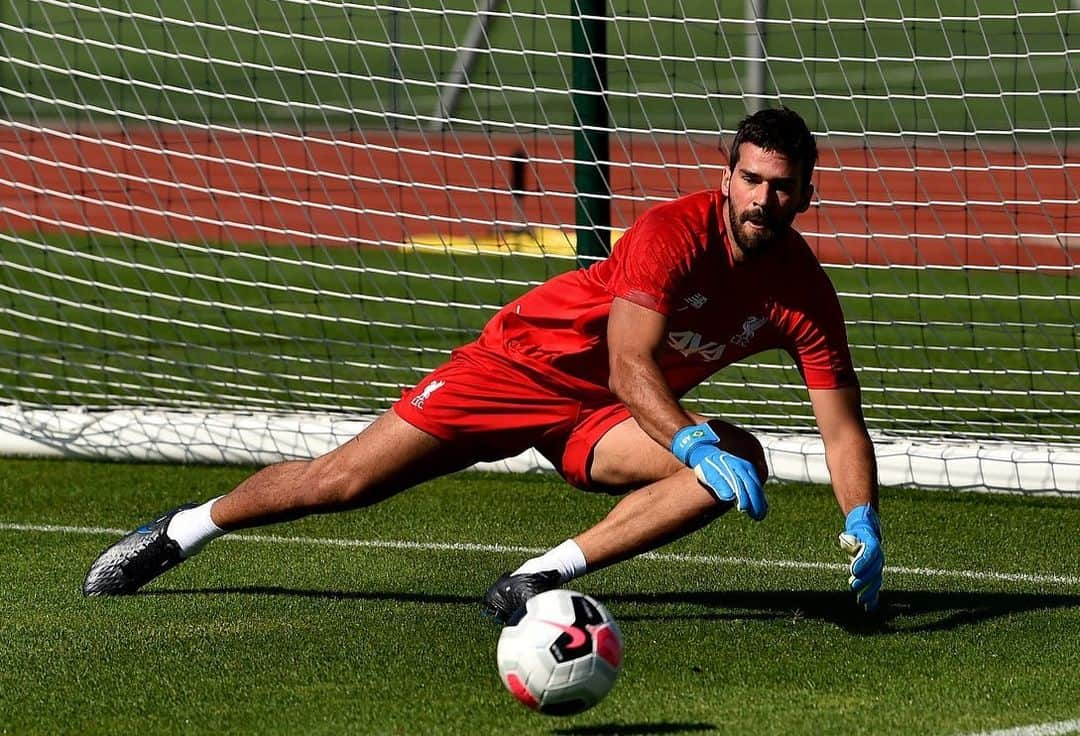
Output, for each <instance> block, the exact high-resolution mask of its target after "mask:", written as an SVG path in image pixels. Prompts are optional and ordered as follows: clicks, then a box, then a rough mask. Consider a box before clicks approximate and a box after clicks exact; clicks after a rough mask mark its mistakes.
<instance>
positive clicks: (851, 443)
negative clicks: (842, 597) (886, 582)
mask: <svg viewBox="0 0 1080 736" xmlns="http://www.w3.org/2000/svg"><path fill="white" fill-rule="evenodd" d="M810 403H811V405H812V406H813V407H814V416H815V417H816V419H817V423H818V428H819V429H820V430H821V438H822V440H823V441H824V443H825V463H826V464H827V465H828V466H829V475H830V477H831V479H832V486H833V493H834V494H835V495H836V502H837V503H838V504H839V505H840V510H841V511H842V512H843V513H844V517H845V519H844V531H843V532H842V533H841V534H840V548H841V549H842V550H843V551H844V552H845V553H847V555H848V557H849V558H850V559H851V567H850V573H851V574H850V576H849V577H848V586H849V587H850V588H851V590H852V592H854V593H855V600H856V601H858V603H859V604H860V605H861V606H862V607H863V608H865V609H866V610H867V611H874V610H875V609H877V607H878V593H879V591H880V590H881V583H882V579H883V575H884V570H885V551H884V549H883V547H882V543H881V522H880V521H879V520H878V487H877V461H876V459H875V457H874V445H873V443H872V442H871V441H870V435H869V434H868V433H867V431H866V422H865V421H863V416H862V403H861V397H860V393H859V389H858V387H857V386H852V387H849V388H841V389H833V390H820V389H811V390H810Z"/></svg>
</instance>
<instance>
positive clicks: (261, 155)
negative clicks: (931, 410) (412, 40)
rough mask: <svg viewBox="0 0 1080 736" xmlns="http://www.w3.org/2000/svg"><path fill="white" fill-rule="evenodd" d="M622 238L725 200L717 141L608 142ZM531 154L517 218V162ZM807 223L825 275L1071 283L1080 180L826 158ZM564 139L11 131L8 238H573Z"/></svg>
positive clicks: (971, 160) (1004, 161)
mask: <svg viewBox="0 0 1080 736" xmlns="http://www.w3.org/2000/svg"><path fill="white" fill-rule="evenodd" d="M611 148H612V152H611V159H612V165H611V180H612V188H613V191H614V193H615V195H616V197H615V200H614V203H613V213H612V217H613V225H614V226H615V227H616V228H624V227H626V226H627V225H628V224H629V223H630V222H631V221H632V220H633V218H634V217H635V216H636V215H637V214H640V212H641V211H642V210H643V209H644V208H645V207H647V206H648V205H649V204H651V203H652V202H655V201H660V200H665V199H670V198H672V197H674V196H678V195H680V194H685V193H689V192H692V191H695V190H697V189H701V188H705V187H710V186H717V185H718V183H719V180H720V173H721V171H722V169H723V167H724V165H725V162H726V156H725V155H724V153H723V152H722V151H721V150H719V146H718V140H711V141H710V140H703V139H690V138H687V137H671V138H664V139H655V138H648V137H639V138H633V139H620V140H613V142H612V146H611ZM519 150H524V151H525V152H526V157H527V159H528V163H527V165H526V188H527V189H528V190H529V191H528V193H527V194H524V195H523V196H521V197H520V198H518V203H517V204H515V201H514V197H512V196H511V194H510V193H509V190H510V176H511V174H510V158H511V157H513V156H514V155H515V154H516V153H517V152H518V151H519ZM816 186H817V190H818V197H817V199H816V201H815V205H814V206H813V207H812V208H811V209H810V211H809V212H807V213H806V214H804V215H802V216H801V217H800V219H799V220H798V227H799V229H800V230H801V231H802V232H803V233H804V234H805V235H806V236H807V239H808V240H809V241H810V243H811V245H813V246H814V247H815V248H816V249H817V250H818V253H819V256H820V257H821V258H822V260H823V261H826V262H830V263H856V264H879V265H882V264H905V265H945V266H964V265H975V266H1006V267H1009V266H1011V267H1022V268H1044V269H1068V270H1071V269H1074V268H1075V263H1076V260H1075V255H1074V249H1075V248H1076V247H1077V246H1078V245H1080V162H1077V161H1075V160H1069V158H1068V157H1065V158H1063V157H1062V155H1061V154H1058V153H1053V152H1046V151H1037V152H1020V153H1015V152H1001V151H988V150H980V149H971V150H960V149H956V150H951V149H950V150H945V149H940V148H938V149H931V148H921V147H920V148H916V149H912V148H899V147H887V146H876V145H875V146H872V147H865V148H824V149H823V150H822V155H821V161H820V163H819V167H818V173H817V175H816ZM572 191H573V147H572V143H571V141H570V140H569V139H556V138H552V137H539V136H537V137H535V138H529V139H523V138H520V137H516V136H506V137H487V136H481V135H460V134H457V135H455V134H450V133H430V134H426V135H421V134H408V135H404V134H402V135H397V136H395V135H393V134H390V133H387V132H376V133H369V132H363V131H361V132H350V133H340V134H339V133H333V134H330V133H321V134H317V135H316V134H308V135H304V134H298V133H288V132H281V131H276V132H265V133H231V132H214V131H207V130H204V129H177V128H172V129H163V130H153V129H134V130H128V131H108V132H100V131H90V132H87V133H80V132H78V131H76V132H74V133H72V132H70V131H68V132H65V131H59V130H34V131H23V130H10V129H9V130H8V131H7V132H6V133H5V134H4V135H3V136H2V137H0V206H2V207H3V227H4V228H5V229H6V230H8V231H22V232H25V231H27V230H40V231H45V232H58V231H72V232H92V231H98V232H108V233H119V234H124V235H128V236H131V237H135V238H140V237H147V238H159V239H165V240H183V241H189V242H220V243H269V244H288V243H295V244H311V243H325V244H339V245H362V244H371V245H375V244H379V243H398V242H407V241H409V240H410V239H411V238H412V237H414V236H419V235H422V234H431V233H443V234H446V235H448V236H461V235H474V236H482V235H484V234H490V233H491V232H492V231H493V230H495V229H498V228H505V227H512V226H513V225H514V223H516V222H518V221H520V220H521V219H522V217H523V218H524V219H525V220H527V221H529V222H532V223H544V224H545V225H547V226H550V227H562V228H564V229H570V228H571V227H572V224H573V222H574V206H573V198H572V196H571V194H570V193H571V192H572Z"/></svg>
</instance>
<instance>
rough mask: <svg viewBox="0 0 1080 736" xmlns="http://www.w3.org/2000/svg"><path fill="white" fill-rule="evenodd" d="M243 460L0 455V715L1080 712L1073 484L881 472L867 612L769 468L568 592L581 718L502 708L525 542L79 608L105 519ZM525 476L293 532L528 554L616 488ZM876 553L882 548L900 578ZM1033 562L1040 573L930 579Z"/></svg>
mask: <svg viewBox="0 0 1080 736" xmlns="http://www.w3.org/2000/svg"><path fill="white" fill-rule="evenodd" d="M247 472H249V470H248V469H244V468H201V467H178V466H151V465H144V466H128V465H112V464H92V463H82V462H60V461H51V462H45V461H19V460H4V461H2V462H0V524H3V526H2V527H0V570H3V576H4V580H5V583H6V584H5V585H4V587H3V589H2V591H3V592H2V593H0V732H3V733H12V734H16V733H17V734H31V733H59V732H78V733H119V732H125V731H150V732H153V731H158V732H176V731H179V730H183V731H190V732H223V733H256V732H257V733H290V734H291V733H335V734H337V733H342V732H348V733H372V734H416V733H453V734H462V733H470V734H471V733H521V734H528V733H548V734H550V733H558V734H614V733H631V734H644V733H661V734H663V733H698V732H703V733H707V732H717V733H740V734H821V733H841V732H845V733H876V734H927V733H935V734H960V733H969V732H973V731H981V730H986V729H993V728H1005V727H1012V726H1017V725H1024V724H1032V723H1045V722H1050V721H1059V720H1065V719H1075V718H1078V717H1080V706H1078V705H1077V704H1078V703H1080V684H1078V683H1077V680H1076V678H1075V673H1076V672H1077V671H1080V655H1078V649H1077V647H1076V641H1077V640H1078V638H1080V582H1078V579H1080V537H1078V535H1077V534H1076V530H1077V529H1078V528H1080V504H1078V503H1077V502H1076V501H1075V500H1070V499H1062V498H1034V497H1031V498H1023V497H1006V496H987V495H979V494H953V493H945V492H921V491H912V490H886V491H884V496H883V504H884V518H885V530H886V536H887V549H888V553H889V562H890V565H891V566H892V569H893V572H892V573H891V574H890V576H889V578H888V580H887V588H888V591H887V594H886V599H885V600H886V610H885V613H884V615H883V616H882V617H881V618H880V619H877V620H867V619H866V618H865V617H864V616H862V615H861V614H860V613H858V612H857V611H855V610H854V608H853V604H852V602H851V601H850V600H849V598H848V594H847V593H846V592H844V591H843V590H842V587H843V584H844V577H845V576H844V574H843V572H842V571H841V570H840V569H836V568H826V569H800V568H785V567H778V566H768V565H765V566H762V565H755V564H753V563H752V561H760V560H765V561H770V560H771V561H776V560H794V561H804V562H823V563H836V562H838V561H840V555H839V553H838V551H837V550H836V549H835V534H836V532H837V531H838V524H839V521H840V520H839V517H838V514H837V512H836V509H835V506H834V504H833V503H832V502H831V500H830V494H829V492H828V490H827V489H826V488H822V487H814V486H798V485H776V486H771V487H770V497H771V502H772V509H771V512H770V515H769V518H768V519H767V520H766V521H765V522H763V523H762V524H760V525H754V524H752V523H750V522H749V521H748V520H746V519H744V518H739V517H738V516H736V515H730V516H728V517H725V518H722V519H721V520H719V521H718V522H716V523H715V524H713V525H712V526H710V527H709V528H707V529H705V530H704V531H702V532H700V533H698V534H696V535H694V536H692V537H690V538H687V539H684V540H681V541H680V542H677V543H675V544H673V545H671V546H670V547H669V548H667V549H665V550H664V551H665V552H668V553H679V554H684V555H713V556H730V557H734V558H738V559H739V560H742V562H718V561H716V560H715V559H714V560H713V561H711V562H702V561H690V560H688V559H685V558H682V559H672V558H670V557H669V558H667V559H656V560H636V561H632V562H628V563H624V564H622V565H620V566H616V567H614V568H611V569H608V570H605V571H600V572H597V573H595V574H592V575H589V576H587V577H585V578H583V579H581V580H579V581H578V582H577V583H575V587H577V588H579V589H581V590H584V591H586V592H588V593H590V594H593V595H596V596H597V597H599V598H600V599H601V600H602V601H603V602H605V603H606V604H607V605H608V607H609V608H610V609H611V611H612V613H613V614H614V615H615V616H616V618H617V619H618V621H619V623H620V624H621V626H622V630H623V634H624V637H625V643H626V662H625V667H624V671H623V673H622V676H621V678H620V680H619V682H618V683H617V684H616V687H615V689H614V690H613V692H612V694H611V695H610V696H609V697H608V698H607V699H606V700H605V701H604V702H603V703H601V704H600V705H599V706H597V707H596V708H595V709H593V710H592V711H589V712H587V713H585V714H582V715H580V716H576V717H573V718H567V719H553V718H547V717H544V716H539V715H536V714H533V713H530V712H528V711H526V710H525V709H523V708H522V707H520V706H519V705H517V704H516V703H515V702H514V701H513V700H512V698H511V696H510V695H509V694H508V693H506V692H505V690H504V689H503V688H502V685H501V684H500V683H499V681H498V679H497V675H496V672H495V667H494V649H495V642H496V639H497V635H498V629H497V628H496V627H495V626H494V625H493V624H491V623H490V622H489V621H487V620H485V619H483V618H482V617H481V616H480V615H479V613H478V610H477V606H476V602H477V598H478V596H479V595H480V594H481V592H482V591H483V590H484V588H485V587H486V586H487V585H488V584H489V583H490V581H491V580H493V579H494V577H495V576H496V575H497V574H499V573H500V572H501V571H503V570H504V569H506V568H508V567H510V566H512V565H513V564H515V563H516V562H518V561H519V560H520V559H521V558H522V557H523V553H521V552H499V551H493V550H487V551H484V550H473V551H468V550H458V551H453V550H441V551H438V550H431V549H423V548H413V549H406V548H391V547H386V546H383V547H356V546H353V547H340V546H330V545H326V544H314V543H311V542H305V541H302V540H301V541H297V542H296V543H286V542H283V541H262V542H259V541H249V542H239V541H226V540H222V541H219V542H217V543H215V544H214V545H212V546H211V547H210V548H208V549H207V550H206V551H205V552H204V553H203V554H202V555H201V556H200V557H199V558H197V559H196V560H194V561H192V562H190V563H188V564H186V565H184V566H182V567H180V568H179V569H177V570H175V571H173V572H171V573H169V574H168V575H167V576H165V577H163V578H162V579H161V580H159V581H157V582H155V583H154V584H153V585H151V586H150V587H148V589H147V590H146V591H145V592H144V593H142V594H139V595H135V596H132V597H127V598H120V599H110V600H84V599H83V598H82V597H81V595H80V594H79V584H80V582H81V578H82V575H83V573H84V571H85V568H86V566H87V565H88V564H89V562H90V561H91V560H92V559H93V557H94V555H95V554H96V553H97V552H98V551H99V550H100V549H101V548H102V547H103V546H104V545H105V544H107V543H108V542H109V541H111V537H110V535H109V534H94V533H77V532H74V531H71V532H59V531H51V532H46V531H32V530H29V529H25V528H23V529H19V528H16V527H13V526H12V525H13V524H18V525H68V526H74V527H110V528H118V527H123V528H129V527H131V526H133V525H136V524H137V523H140V522H141V521H144V520H145V519H147V518H149V517H151V516H153V515H155V514H156V513H157V512H159V511H161V510H163V509H166V508H169V507H171V506H173V505H176V504H177V503H179V502H181V501H183V500H187V499H190V498H205V497H208V496H211V495H212V494H217V493H220V492H223V491H224V490H227V489H228V488H229V487H231V486H232V485H233V484H234V483H236V482H237V481H239V480H240V479H242V478H243V477H244V476H245V475H246V474H247ZM611 503H612V500H611V499H609V498H606V497H600V496H592V495H588V494H582V493H578V492H574V491H571V490H569V489H568V488H566V487H565V486H564V485H563V484H561V483H560V482H558V481H557V480H556V479H554V478H552V477H550V476H545V475H536V476H522V477H510V476H502V475H481V474H461V475H457V476H454V477H451V478H448V479H443V480H441V481H438V482H434V483H430V484H428V485H426V486H425V487H422V488H419V489H416V490H414V491H410V492H408V493H405V494H402V495H401V496H398V497H397V498H395V499H392V500H391V501H389V502H387V503H384V504H382V505H380V506H377V507H374V508H372V509H369V510H367V511H363V512H356V513H350V514H339V515H333V516H326V517H319V518H312V519H308V520H304V521H301V522H296V523H293V524H290V525H284V526H280V527H277V528H274V529H272V530H264V532H263V533H264V534H271V533H272V534H277V535H282V536H288V537H296V538H304V539H310V538H319V539H345V540H384V541H386V540H394V541H415V542H424V543H432V542H469V543H475V544H478V545H496V544H501V545H523V546H528V547H545V546H548V545H551V544H553V543H556V542H558V541H560V540H561V539H564V538H565V537H566V536H568V535H570V534H572V533H573V532H575V531H576V530H578V529H580V528H581V527H583V526H585V525H587V524H588V523H589V521H590V520H593V519H596V518H597V517H599V516H601V515H602V514H603V513H604V512H605V510H606V509H607V508H608V507H609V506H610V505H611ZM899 568H905V569H904V570H902V569H899ZM919 568H929V569H932V570H952V571H956V570H969V571H979V572H981V573H989V572H1004V573H1030V574H1035V575H1050V576H1057V582H1054V581H1052V580H1049V579H1041V580H1039V581H1030V580H1029V581H1027V582H1024V581H1023V580H1019V581H1011V580H1008V579H994V578H990V577H986V576H984V577H981V578H980V577H972V576H967V577H964V576H961V575H955V574H944V575H940V574H933V573H931V572H928V571H927V570H921V569H919Z"/></svg>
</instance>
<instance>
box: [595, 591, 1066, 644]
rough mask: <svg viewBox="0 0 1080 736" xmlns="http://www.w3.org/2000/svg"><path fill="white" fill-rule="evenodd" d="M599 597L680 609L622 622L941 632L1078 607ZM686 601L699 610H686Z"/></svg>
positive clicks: (1049, 599) (934, 599) (1012, 598)
mask: <svg viewBox="0 0 1080 736" xmlns="http://www.w3.org/2000/svg"><path fill="white" fill-rule="evenodd" d="M602 599H603V600H604V601H605V602H607V603H610V604H612V605H613V606H618V605H619V604H634V605H635V606H637V607H641V606H653V605H655V606H660V607H666V608H670V607H671V606H679V607H680V608H682V609H683V610H678V611H672V610H667V611H657V612H656V613H649V612H646V613H631V612H629V611H626V610H624V611H622V613H621V615H619V616H618V618H619V620H620V621H647V620H654V619H672V620H679V619H705V620H725V619H726V620H732V619H743V620H745V619H761V620H778V619H787V620H790V621H799V620H806V619H809V620H814V621H825V622H828V623H831V624H835V625H837V626H840V627H842V628H844V629H845V630H847V631H850V632H852V633H856V634H869V635H873V634H889V633H894V632H903V633H910V632H919V631H945V630H949V629H955V628H957V627H959V626H967V625H971V624H978V623H981V622H983V621H987V620H990V619H994V618H999V617H1002V616H1009V615H1012V614H1016V613H1024V612H1026V611H1038V610H1048V609H1054V608H1073V607H1080V595H1066V594H1050V593H972V592H941V591H911V590H888V591H885V592H883V593H882V596H881V599H882V605H881V608H880V609H879V610H878V612H877V613H875V614H872V615H868V614H866V613H864V612H862V611H861V610H859V609H858V608H857V607H856V606H855V603H854V600H853V598H852V596H851V594H850V593H848V592H847V591H841V590H838V591H814V590H795V591H738V590H729V591H715V592H685V593H680V592H673V593H635V594H619V593H615V594H612V595H608V596H603V597H602ZM685 606H693V607H695V608H698V609H706V610H699V611H698V612H695V613H686V612H685Z"/></svg>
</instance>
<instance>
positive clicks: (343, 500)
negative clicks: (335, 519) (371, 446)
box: [297, 457, 373, 513]
mask: <svg viewBox="0 0 1080 736" xmlns="http://www.w3.org/2000/svg"><path fill="white" fill-rule="evenodd" d="M297 491H298V493H299V495H300V497H301V499H302V503H303V505H304V506H305V507H306V508H307V509H309V510H311V511H313V512H316V513H327V512H331V511H347V510H349V509H355V508H360V507H361V506H366V505H369V504H370V503H373V501H372V499H371V495H372V494H371V492H370V491H371V483H370V479H369V478H368V477H367V476H366V474H365V473H363V472H362V471H360V470H358V469H356V468H350V467H347V466H345V465H343V464H342V463H341V462H335V461H334V459H332V458H325V457H324V458H316V459H315V460H311V461H309V462H307V463H306V464H305V467H304V469H303V472H302V473H301V475H300V480H299V483H298V484H297Z"/></svg>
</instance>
